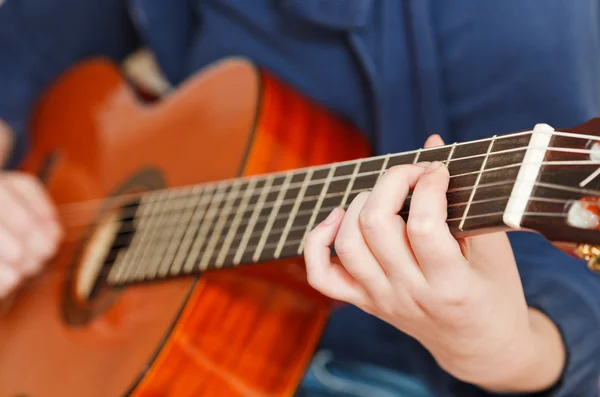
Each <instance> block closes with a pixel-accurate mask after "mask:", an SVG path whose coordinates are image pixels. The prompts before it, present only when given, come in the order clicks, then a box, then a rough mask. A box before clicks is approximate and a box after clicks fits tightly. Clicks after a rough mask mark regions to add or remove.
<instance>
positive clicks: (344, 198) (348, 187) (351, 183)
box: [340, 160, 361, 208]
mask: <svg viewBox="0 0 600 397" xmlns="http://www.w3.org/2000/svg"><path fill="white" fill-rule="evenodd" d="M360 164H361V160H358V161H357V162H356V165H355V166H354V170H352V176H351V177H350V180H349V181H348V186H346V191H345V192H344V197H343V198H342V202H341V204H340V206H341V207H342V208H343V207H344V206H345V205H346V201H348V197H349V196H350V190H352V186H353V185H354V181H355V180H356V175H357V174H358V169H359V168H360Z"/></svg>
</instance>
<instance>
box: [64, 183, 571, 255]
mask: <svg viewBox="0 0 600 397" xmlns="http://www.w3.org/2000/svg"><path fill="white" fill-rule="evenodd" d="M362 191H366V190H362ZM515 197H517V196H510V195H508V196H501V197H496V198H492V199H485V200H475V201H473V202H472V204H482V203H488V202H494V201H504V200H508V199H510V198H515ZM529 200H530V201H541V202H551V203H555V204H566V203H568V202H569V201H570V200H567V199H549V198H545V197H530V198H529ZM466 204H467V203H466V202H460V203H456V204H454V203H453V204H451V205H449V206H448V207H449V208H452V207H458V206H464V205H466ZM348 206H349V204H348V205H346V206H344V209H346V208H347V207H348ZM335 208H339V206H329V207H322V208H321V209H320V210H319V212H318V213H319V214H322V213H323V212H330V211H333V210H334V209H335ZM313 212H314V210H305V211H300V212H298V213H297V214H296V218H297V217H298V216H306V215H311V214H313ZM398 215H400V216H407V215H409V211H408V210H403V211H400V212H399V213H398ZM289 216H290V214H289V213H286V214H281V215H280V216H277V217H276V218H275V219H276V220H284V219H287V218H289ZM213 219H214V217H213ZM467 219H468V218H467ZM448 221H450V220H448ZM187 225H188V223H187V222H183V223H178V224H177V223H176V224H169V225H168V226H167V225H164V227H165V228H166V227H171V226H172V227H177V226H182V227H183V226H187ZM247 225H248V222H246V223H240V224H239V225H238V230H240V227H241V226H247ZM305 229H306V225H299V226H295V227H292V228H291V229H290V232H296V231H300V230H305ZM241 230H244V229H241ZM283 230H284V228H275V229H271V231H270V235H275V236H276V235H278V233H279V232H282V231H283ZM134 231H136V229H135V228H122V229H120V230H119V233H118V234H117V237H116V238H115V240H114V242H113V246H120V245H122V244H126V243H127V242H128V241H129V238H128V237H127V236H126V235H127V234H128V233H131V232H134ZM259 236H262V231H260V230H255V231H253V232H252V233H251V234H250V237H249V238H250V239H252V238H253V237H254V238H256V237H259ZM161 237H162V238H161ZM225 237H226V236H225V235H222V236H221V237H220V238H219V240H218V243H219V242H223V241H222V239H224V238H225ZM242 238H243V236H238V235H237V233H236V234H235V237H234V238H233V240H232V241H231V242H230V246H234V245H235V243H236V242H240V241H241V239H242ZM73 240H74V239H71V240H70V241H73ZM171 240H172V234H166V235H162V236H159V237H158V239H157V240H153V241H155V242H156V241H159V242H165V241H171Z"/></svg>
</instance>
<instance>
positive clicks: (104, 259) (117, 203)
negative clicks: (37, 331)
mask: <svg viewBox="0 0 600 397" xmlns="http://www.w3.org/2000/svg"><path fill="white" fill-rule="evenodd" d="M165 186H166V184H165V179H164V177H163V175H162V173H161V172H160V171H159V170H158V169H155V168H145V169H142V170H140V171H139V172H138V173H136V174H134V175H132V176H131V178H130V179H129V180H127V181H126V182H125V183H124V184H123V185H121V186H120V187H119V188H117V189H115V191H113V192H112V194H110V195H109V196H108V197H111V198H112V199H110V198H109V199H107V202H106V204H107V206H106V207H105V209H103V210H102V211H100V213H99V214H98V217H97V218H96V220H95V224H94V225H93V226H92V227H90V229H89V231H88V232H87V237H86V238H85V239H83V241H81V244H80V246H79V248H78V250H77V252H76V254H75V255H74V256H73V258H72V264H71V267H70V268H69V270H68V274H67V275H66V276H67V280H68V282H67V285H65V288H64V290H63V299H62V304H61V306H62V312H63V318H64V321H65V323H67V324H69V325H70V326H73V327H79V326H84V325H86V324H88V323H89V322H90V321H92V320H93V319H94V318H96V317H97V316H99V315H101V314H102V313H104V312H105V311H106V310H108V308H110V307H111V306H112V305H113V304H114V303H115V301H116V300H117V299H118V298H119V295H120V293H121V290H120V289H119V288H114V287H111V286H109V285H108V283H107V279H108V274H109V271H110V270H111V268H112V265H113V263H114V261H115V259H116V258H117V256H118V254H119V251H120V250H123V249H126V248H127V247H128V246H129V245H130V244H131V241H132V238H133V236H134V234H135V227H134V222H133V219H134V216H135V214H136V211H137V209H138V207H139V205H140V204H139V203H140V201H139V198H135V199H131V198H130V197H132V195H135V196H136V197H137V194H138V193H143V192H147V191H151V190H157V189H164V188H165ZM125 197H127V200H123V198H125Z"/></svg>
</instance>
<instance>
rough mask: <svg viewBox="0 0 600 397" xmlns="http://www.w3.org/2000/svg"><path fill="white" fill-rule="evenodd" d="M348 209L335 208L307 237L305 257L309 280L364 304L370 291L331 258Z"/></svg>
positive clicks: (316, 286)
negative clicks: (345, 210)
mask: <svg viewBox="0 0 600 397" xmlns="http://www.w3.org/2000/svg"><path fill="white" fill-rule="evenodd" d="M343 215H344V211H343V210H342V209H341V208H336V209H334V210H333V211H332V212H331V214H329V216H328V217H327V219H325V220H324V221H323V222H321V223H320V224H319V225H317V227H315V228H314V229H313V230H312V231H311V232H310V233H309V234H308V236H307V237H306V244H305V247H304V259H305V261H306V273H307V278H308V283H309V284H310V285H311V286H312V287H313V288H314V289H316V290H317V291H319V292H321V293H322V294H323V295H326V296H328V297H330V298H332V299H336V300H339V301H342V302H347V303H350V304H353V305H356V306H362V305H364V304H365V303H366V301H367V295H366V292H365V291H364V290H363V289H362V287H361V286H360V285H358V283H356V281H355V280H354V279H353V278H352V277H351V276H350V275H349V274H348V272H347V271H346V270H345V269H344V268H343V267H342V266H340V265H338V264H334V263H332V261H331V250H330V248H329V247H330V246H331V244H333V242H334V240H335V236H336V235H337V232H338V230H339V228H340V225H341V223H342V217H343Z"/></svg>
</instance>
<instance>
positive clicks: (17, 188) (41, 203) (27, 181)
mask: <svg viewBox="0 0 600 397" xmlns="http://www.w3.org/2000/svg"><path fill="white" fill-rule="evenodd" d="M6 180H7V183H8V184H9V186H10V188H11V189H12V190H13V191H14V192H15V193H16V194H17V196H18V197H20V198H21V199H22V200H23V203H24V204H25V205H26V206H27V207H28V208H29V209H30V210H31V211H32V212H33V213H34V214H35V215H36V216H38V217H39V218H40V219H42V220H44V221H52V222H53V223H56V221H57V219H58V214H57V213H56V209H55V207H54V205H53V204H52V201H51V199H50V196H49V195H48V193H47V192H46V190H45V189H44V187H43V186H42V184H41V183H40V181H38V180H37V179H36V178H34V177H33V176H30V175H27V174H15V175H11V176H9V177H6Z"/></svg>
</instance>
